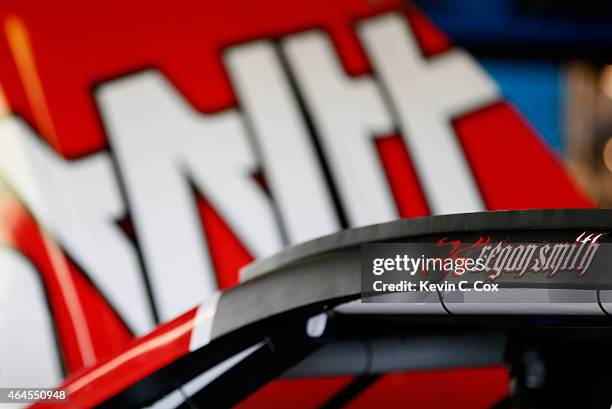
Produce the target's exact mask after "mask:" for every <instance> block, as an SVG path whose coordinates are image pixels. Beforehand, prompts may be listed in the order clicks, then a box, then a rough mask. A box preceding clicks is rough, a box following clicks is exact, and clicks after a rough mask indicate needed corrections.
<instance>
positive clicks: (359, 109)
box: [282, 32, 398, 227]
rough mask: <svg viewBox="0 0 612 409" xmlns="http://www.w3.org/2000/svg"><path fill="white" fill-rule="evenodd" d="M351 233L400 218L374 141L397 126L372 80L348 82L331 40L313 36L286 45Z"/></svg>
mask: <svg viewBox="0 0 612 409" xmlns="http://www.w3.org/2000/svg"><path fill="white" fill-rule="evenodd" d="M282 44H283V50H284V51H285V53H286V55H287V59H288V61H289V64H290V66H291V69H292V70H293V72H294V73H295V76H296V79H297V83H298V85H299V88H300V90H301V91H302V93H303V94H304V96H305V99H306V104H307V106H308V110H309V111H310V113H311V115H312V116H313V118H314V123H315V127H317V130H318V132H319V133H320V138H321V144H322V145H323V148H324V151H325V153H326V156H327V160H328V163H329V166H330V169H331V170H332V173H333V176H334V179H335V180H336V183H337V185H338V190H339V191H340V196H341V200H342V204H343V206H344V210H345V211H346V213H347V217H348V221H349V224H350V225H351V226H352V227H356V226H364V225H368V224H374V223H381V222H386V221H390V220H393V219H396V218H397V216H398V215H397V210H396V207H395V204H394V202H393V197H392V195H391V191H390V189H389V187H388V184H387V181H386V179H385V175H384V172H383V169H382V167H381V163H380V160H379V158H378V156H377V154H376V148H375V145H374V143H373V138H374V136H375V135H382V134H389V133H391V132H392V131H393V130H394V124H393V121H392V119H391V117H390V115H389V113H388V112H387V110H386V108H385V106H384V101H383V100H382V97H381V95H380V93H379V90H378V89H377V87H376V84H375V83H374V82H373V80H372V79H371V78H366V77H361V78H349V77H348V76H347V75H346V73H344V72H343V69H342V66H341V65H340V62H339V60H338V57H337V53H336V52H335V51H334V49H333V46H332V45H331V43H330V41H329V39H328V37H327V36H326V35H324V34H323V33H321V32H308V33H304V34H297V35H294V36H290V37H288V38H287V39H285V40H283V42H282Z"/></svg>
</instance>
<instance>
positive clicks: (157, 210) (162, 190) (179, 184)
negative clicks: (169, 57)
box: [97, 71, 281, 320]
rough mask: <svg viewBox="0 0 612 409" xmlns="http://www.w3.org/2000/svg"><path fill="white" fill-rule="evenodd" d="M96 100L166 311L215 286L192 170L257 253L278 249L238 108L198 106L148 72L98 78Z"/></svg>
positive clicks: (170, 314)
mask: <svg viewBox="0 0 612 409" xmlns="http://www.w3.org/2000/svg"><path fill="white" fill-rule="evenodd" d="M97 101H98V104H99V106H100V109H101V111H102V116H103V118H104V121H105V124H106V125H107V129H108V138H109V141H110V143H111V145H112V147H113V148H114V151H115V154H116V156H117V160H118V162H119V167H120V169H121V173H122V177H123V179H124V181H125V184H126V187H127V191H128V199H129V201H130V208H131V210H132V212H133V219H134V225H135V226H136V232H137V235H138V239H139V242H140V244H141V246H142V251H143V253H144V256H145V263H146V267H147V270H148V273H149V279H150V282H151V287H152V291H153V295H154V298H155V301H156V304H157V307H158V311H159V314H160V318H161V319H162V320H167V319H170V318H174V317H176V316H177V315H178V314H180V313H182V312H184V311H186V310H187V309H188V308H190V307H193V306H194V305H196V304H197V303H198V302H201V301H202V300H204V299H206V298H207V297H208V296H210V295H211V294H212V293H213V292H214V291H215V290H216V289H217V283H216V280H215V275H214V272H213V270H212V265H211V260H210V257H209V255H208V252H207V250H206V248H207V247H206V246H205V244H204V238H203V233H202V228H201V223H200V220H199V218H198V215H197V213H196V208H195V200H194V196H193V193H192V191H191V188H190V186H189V178H191V179H192V180H193V182H194V184H195V185H196V186H197V187H198V189H199V190H200V191H201V192H203V194H204V196H205V197H206V199H207V200H208V201H210V202H211V203H212V205H213V206H214V207H215V208H216V209H217V210H218V211H219V213H220V214H221V216H222V217H223V218H224V220H225V221H226V222H227V223H228V225H229V226H230V227H231V228H232V230H233V231H234V232H235V233H236V234H237V235H238V237H239V238H240V239H241V241H242V242H243V243H245V245H246V246H247V248H248V249H249V250H250V251H251V252H252V253H253V254H254V256H256V257H262V256H267V255H270V254H272V253H274V252H276V251H278V250H279V249H280V248H281V241H280V235H279V232H278V228H277V226H276V223H275V221H274V213H273V211H272V207H271V206H270V203H269V200H268V198H267V197H266V196H265V193H264V192H263V191H262V190H261V189H260V188H259V187H258V186H257V184H256V182H255V181H254V180H253V178H251V177H250V175H251V174H252V172H253V171H254V170H255V169H256V168H257V163H256V162H255V159H254V156H253V153H252V151H251V150H250V147H249V145H248V140H247V135H246V132H245V130H244V127H243V124H242V122H241V119H240V117H239V116H238V114H237V112H234V111H226V112H223V113H218V114H214V115H203V114H199V113H197V112H195V111H194V110H192V109H191V108H190V107H188V106H187V104H186V103H185V101H184V99H183V98H182V97H181V96H180V95H179V94H178V93H177V92H176V90H175V89H173V88H172V87H171V86H170V85H169V83H168V81H167V80H166V79H165V78H164V77H163V76H161V75H160V74H159V73H157V72H153V71H149V72H145V73H141V74H137V75H134V76H131V77H128V78H124V79H122V80H119V81H115V82H113V83H112V84H110V85H108V86H104V87H102V88H101V89H100V90H98V92H97Z"/></svg>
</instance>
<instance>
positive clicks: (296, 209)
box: [225, 41, 340, 243]
mask: <svg viewBox="0 0 612 409" xmlns="http://www.w3.org/2000/svg"><path fill="white" fill-rule="evenodd" d="M225 61H226V64H227V69H228V71H229V74H230V76H231V78H232V80H233V83H234V86H235V88H236V92H237V94H238V96H239V100H240V104H241V107H243V109H244V111H245V115H246V118H247V119H248V120H250V121H251V123H252V125H253V128H254V131H255V133H256V136H257V138H256V142H257V145H258V146H259V147H260V150H261V155H262V157H263V166H264V170H265V174H266V177H267V180H268V181H269V182H270V189H271V191H272V195H273V196H274V198H275V199H276V202H277V203H278V206H279V211H280V213H281V217H282V221H283V224H284V227H285V229H286V231H287V235H288V239H289V241H290V243H301V242H304V241H306V240H310V239H314V238H316V237H320V236H324V235H326V234H330V233H333V232H335V231H337V230H338V229H339V227H340V226H339V224H338V220H337V219H336V216H335V213H334V207H333V203H332V200H331V197H330V193H329V191H328V187H327V185H326V184H325V180H324V178H323V174H322V171H321V165H320V164H319V163H318V161H317V158H316V154H315V151H314V148H313V146H312V142H311V141H310V136H309V134H308V130H307V129H306V126H305V124H304V120H303V118H302V117H301V116H300V112H299V109H298V106H297V102H296V101H295V96H294V95H292V93H291V87H290V86H289V83H288V80H287V78H286V76H285V74H284V73H283V71H282V68H281V66H280V63H279V61H278V57H277V55H276V52H275V50H274V46H273V45H272V44H271V43H270V42H264V41H262V42H257V43H252V44H248V45H244V46H239V47H233V48H231V49H230V50H229V52H228V53H226V58H225Z"/></svg>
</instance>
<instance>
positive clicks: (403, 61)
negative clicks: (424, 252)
mask: <svg viewBox="0 0 612 409" xmlns="http://www.w3.org/2000/svg"><path fill="white" fill-rule="evenodd" d="M358 31H359V35H360V38H361V39H362V41H363V44H364V46H365V48H366V51H367V53H368V56H369V58H370V61H371V62H372V65H373V66H374V70H375V71H376V73H377V74H378V75H379V76H380V78H381V80H382V82H383V84H384V86H385V88H386V90H387V92H388V94H389V96H390V98H391V100H392V103H393V106H394V107H395V109H396V110H397V113H398V119H399V122H400V123H399V124H398V125H399V127H400V129H401V131H402V136H403V137H404V139H405V141H406V144H407V145H408V146H409V149H410V152H411V153H412V159H413V160H414V162H415V166H416V169H417V171H418V173H419V178H420V180H421V182H422V183H423V189H424V191H425V194H426V196H427V199H428V202H429V205H430V208H431V209H432V213H434V214H447V213H463V212H474V211H479V210H484V207H483V204H482V199H481V197H480V194H479V192H478V187H477V186H476V183H475V182H474V179H473V176H472V174H471V171H470V169H469V165H468V164H467V163H466V160H465V158H464V155H463V152H462V149H461V146H460V144H459V142H458V140H457V138H456V136H455V134H454V132H453V129H452V127H451V124H450V120H451V119H452V117H454V116H456V115H459V114H461V113H465V112H468V111H469V110H470V109H473V108H477V107H479V106H482V105H484V104H487V103H492V102H494V101H495V100H496V99H498V98H499V92H498V90H497V87H496V86H495V84H494V83H493V82H492V81H491V80H490V79H489V78H488V76H487V75H486V74H485V73H484V72H483V70H482V69H481V68H480V67H479V66H478V64H477V63H476V62H474V60H473V59H472V58H471V57H470V56H469V55H468V54H467V53H465V52H464V51H462V50H458V49H453V50H450V51H448V52H445V53H443V54H441V55H439V56H436V57H433V58H431V59H429V60H427V59H425V58H424V57H423V55H422V52H421V50H420V48H419V46H418V44H417V42H416V39H415V37H414V36H413V35H412V32H411V31H410V28H409V27H408V26H407V22H406V21H405V19H404V18H402V17H401V16H399V15H397V14H392V15H386V16H383V17H378V18H374V19H371V20H367V21H365V22H363V23H361V24H360V25H359V28H358ZM442 96H443V97H442Z"/></svg>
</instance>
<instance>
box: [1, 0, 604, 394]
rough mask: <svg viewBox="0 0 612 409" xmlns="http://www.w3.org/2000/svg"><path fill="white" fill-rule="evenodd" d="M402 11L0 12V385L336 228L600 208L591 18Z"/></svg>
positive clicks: (50, 373) (196, 5)
mask: <svg viewBox="0 0 612 409" xmlns="http://www.w3.org/2000/svg"><path fill="white" fill-rule="evenodd" d="M484 3H487V4H486V5H485V4H484ZM493 3H495V5H493ZM553 4H554V5H555V6H553ZM579 4H583V5H584V6H583V7H581V6H579ZM417 5H418V6H419V7H421V8H422V9H423V10H424V11H425V13H422V12H420V11H418V9H417V8H415V7H414V5H412V4H409V5H407V4H405V3H402V2H399V1H391V0H377V1H373V0H372V1H365V0H338V1H333V2H329V1H318V0H312V1H295V2H287V1H280V0H279V1H276V0H270V1H255V2H253V1H237V0H234V1H223V2H207V1H185V2H180V3H166V2H163V3H162V2H153V3H151V2H141V1H134V2H119V1H114V0H112V1H106V2H76V1H68V0H63V1H56V2H34V1H24V0H19V1H12V0H5V1H3V2H2V3H1V4H0V24H1V27H0V87H1V93H0V95H1V98H0V112H1V118H0V180H1V181H2V188H0V244H1V246H0V306H1V308H0V333H1V334H2V336H1V337H0V386H24V385H27V386H48V385H54V384H56V383H57V382H59V381H60V380H61V379H62V378H63V377H65V376H66V375H68V374H72V373H75V371H78V369H80V368H82V367H86V366H90V365H92V364H93V363H95V362H97V361H99V360H100V359H104V358H106V357H109V356H112V355H114V354H116V353H117V352H119V351H121V350H122V349H124V348H125V346H126V345H128V344H129V342H130V341H131V340H132V339H133V338H134V337H136V336H141V335H143V334H146V333H147V332H149V331H151V330H152V329H153V328H154V327H155V326H156V325H159V324H160V323H163V322H166V321H168V320H170V319H172V318H175V317H177V316H178V315H180V314H181V313H184V312H185V311H187V310H189V309H190V308H193V307H194V306H195V305H196V304H197V303H198V302H201V301H202V300H204V299H206V298H207V297H208V296H210V295H211V294H213V293H214V292H215V291H216V290H217V289H226V288H230V287H232V286H234V285H236V284H237V283H238V270H239V269H240V268H241V267H242V266H244V265H245V264H247V263H249V262H250V261H252V260H253V259H255V258H259V257H265V256H268V255H271V254H273V253H275V252H277V251H279V250H280V249H282V248H283V247H285V246H288V245H292V244H296V243H300V242H304V241H306V240H309V239H313V238H316V237H319V236H322V235H326V234H329V233H332V232H335V231H337V230H340V229H343V228H349V227H358V226H363V225H369V224H374V223H381V222H386V221H391V220H395V219H398V218H406V217H418V216H425V215H433V214H449V213H463V212H473V211H479V210H503V209H524V208H553V207H591V206H596V205H599V206H609V205H610V203H611V198H610V191H611V190H610V170H609V169H610V168H611V167H612V144H611V143H610V142H609V137H610V135H612V129H611V123H610V122H609V118H612V116H610V110H611V109H612V108H611V107H612V104H611V103H610V98H611V97H612V69H611V68H610V67H609V66H607V65H606V58H607V55H608V54H606V53H607V52H608V51H609V50H608V48H609V44H612V42H610V40H612V30H611V29H610V27H611V25H610V24H609V20H610V19H611V18H612V14H610V13H612V12H611V11H610V9H609V8H608V7H606V6H605V3H604V2H601V3H599V2H595V1H591V2H586V4H585V2H575V3H574V2H570V1H563V2H547V1H534V2H528V1H499V2H480V1H450V0H447V1H443V0H438V1H435V0H430V1H427V0H422V1H418V2H417ZM591 7H592V10H593V11H589V10H591ZM576 10H578V11H580V12H577V11H576ZM425 14H426V15H429V17H430V18H431V19H433V21H434V22H435V23H437V24H438V25H439V26H440V27H442V28H443V30H446V31H448V33H450V34H451V38H455V39H456V40H457V42H458V44H457V45H455V44H453V43H451V42H450V40H449V38H448V37H447V36H446V35H445V34H443V32H442V31H440V30H439V29H438V28H436V26H434V25H433V24H431V23H430V20H429V19H428V18H426V17H425ZM606 16H609V17H606ZM606 18H608V20H606ZM466 48H467V51H466ZM470 52H471V53H472V54H473V55H474V56H472V55H471V54H470ZM485 377H486V376H485Z"/></svg>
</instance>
